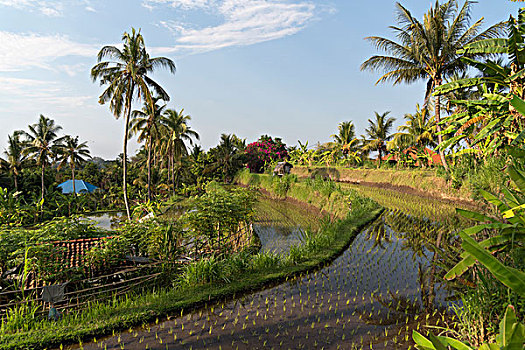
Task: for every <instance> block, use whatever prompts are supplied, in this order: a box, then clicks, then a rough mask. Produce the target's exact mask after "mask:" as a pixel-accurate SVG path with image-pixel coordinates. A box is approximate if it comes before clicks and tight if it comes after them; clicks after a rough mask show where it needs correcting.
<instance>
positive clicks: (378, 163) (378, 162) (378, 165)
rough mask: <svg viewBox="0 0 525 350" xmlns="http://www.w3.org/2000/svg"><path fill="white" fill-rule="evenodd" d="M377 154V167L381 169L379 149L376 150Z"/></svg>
mask: <svg viewBox="0 0 525 350" xmlns="http://www.w3.org/2000/svg"><path fill="white" fill-rule="evenodd" d="M377 152H378V153H379V157H377V167H378V168H381V158H382V155H381V148H378V150H377Z"/></svg>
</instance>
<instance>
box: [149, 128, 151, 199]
mask: <svg viewBox="0 0 525 350" xmlns="http://www.w3.org/2000/svg"><path fill="white" fill-rule="evenodd" d="M148 134H149V135H148V201H151V130H150V132H149V133H148Z"/></svg>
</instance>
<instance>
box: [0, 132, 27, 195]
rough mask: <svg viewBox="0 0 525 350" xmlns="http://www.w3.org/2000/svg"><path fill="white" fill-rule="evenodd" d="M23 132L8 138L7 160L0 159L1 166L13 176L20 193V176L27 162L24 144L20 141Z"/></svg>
mask: <svg viewBox="0 0 525 350" xmlns="http://www.w3.org/2000/svg"><path fill="white" fill-rule="evenodd" d="M20 135H22V131H15V132H14V133H13V135H8V136H7V149H6V150H5V151H4V154H5V156H6V158H5V159H2V158H0V166H1V168H3V169H5V170H6V171H7V172H8V173H10V174H11V176H13V180H14V183H15V190H17V191H18V175H19V174H20V172H21V171H22V167H23V165H24V163H25V162H26V156H25V154H24V152H23V151H24V143H23V142H22V140H20Z"/></svg>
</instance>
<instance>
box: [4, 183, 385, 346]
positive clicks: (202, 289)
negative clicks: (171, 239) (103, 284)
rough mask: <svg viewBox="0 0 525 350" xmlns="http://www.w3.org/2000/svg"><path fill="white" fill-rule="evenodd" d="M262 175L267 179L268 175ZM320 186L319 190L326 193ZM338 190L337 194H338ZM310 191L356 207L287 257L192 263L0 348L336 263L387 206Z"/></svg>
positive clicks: (134, 318) (214, 297) (97, 329)
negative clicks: (154, 286) (166, 281)
mask: <svg viewBox="0 0 525 350" xmlns="http://www.w3.org/2000/svg"><path fill="white" fill-rule="evenodd" d="M260 180H261V181H262V182H266V183H268V180H267V178H266V177H261V178H260ZM293 186H296V185H295V184H294V185H293ZM319 186H324V185H321V184H319ZM319 186H318V187H317V190H320V191H321V192H322V190H321V189H320V187H319ZM314 187H315V186H314ZM270 190H271V188H270ZM288 191H291V193H292V194H294V195H295V196H297V197H300V196H306V193H308V192H307V191H313V189H311V190H308V189H307V188H306V187H302V188H301V187H299V188H298V189H296V190H295V191H294V190H293V188H290V189H288ZM335 192H337V193H338V194H337V195H334V193H335ZM310 193H311V195H315V197H320V198H315V200H313V201H312V204H314V203H321V204H324V206H325V207H326V208H327V209H330V212H332V213H333V212H336V209H334V208H335V207H336V204H338V203H339V202H342V201H345V203H348V201H353V203H354V205H353V206H352V210H351V211H348V209H346V213H347V215H346V217H345V218H344V219H340V220H337V221H335V222H332V223H326V224H325V225H324V227H322V228H321V229H320V230H319V232H318V233H317V234H316V235H309V236H308V237H307V239H306V241H305V242H304V244H303V245H301V246H299V247H295V248H294V249H292V251H291V254H290V256H288V257H287V258H284V259H278V258H276V257H275V256H273V255H271V254H256V255H250V254H248V253H241V255H236V256H232V257H230V258H228V259H225V260H217V259H214V260H213V261H203V262H198V263H196V264H199V266H193V267H188V268H187V269H186V270H185V271H184V272H183V273H182V274H181V276H180V277H179V278H178V279H176V280H173V281H172V286H171V287H167V288H162V289H160V290H157V291H154V292H148V293H145V294H143V295H128V296H126V297H124V298H121V299H115V300H114V301H113V302H105V303H98V304H93V305H91V306H90V307H89V309H88V310H86V311H84V312H82V313H71V314H69V315H65V316H64V317H63V319H62V320H60V321H58V322H56V323H50V322H47V321H38V320H34V321H33V323H32V325H31V327H30V328H27V329H26V330H21V331H19V332H16V333H12V334H2V335H0V348H2V349H40V348H45V347H50V346H58V345H60V344H62V343H73V342H79V341H88V340H92V339H93V337H96V336H102V335H105V334H111V332H112V331H115V330H122V329H127V328H129V327H132V326H136V325H140V324H142V323H145V322H149V321H154V320H155V319H158V318H160V317H164V316H166V315H174V314H180V313H182V312H184V311H188V310H191V309H194V308H196V307H198V306H200V305H203V304H204V303H212V302H215V301H219V300H222V299H224V298H228V297H231V296H233V295H235V294H240V293H246V292H249V291H253V290H258V289H262V288H264V287H266V286H268V285H271V284H273V283H278V282H280V281H284V280H287V279H289V278H292V277H293V276H296V275H298V274H301V273H305V272H307V271H310V270H314V269H317V268H319V267H320V266H323V265H324V264H327V263H329V262H331V261H332V260H333V259H335V258H336V257H337V256H338V255H340V254H341V253H342V252H343V251H344V250H345V249H346V248H347V247H348V245H349V244H350V243H351V242H352V240H353V239H354V237H355V236H356V235H357V233H358V232H359V230H360V229H361V228H362V227H363V226H364V225H366V224H368V223H370V222H371V221H372V220H374V219H375V218H376V217H377V216H378V215H379V213H380V212H381V210H382V209H381V208H380V207H379V205H377V204H376V203H375V202H373V201H372V200H368V199H365V198H362V197H360V196H359V195H357V194H356V193H355V192H354V191H352V192H346V191H341V190H337V191H335V190H334V191H328V190H327V191H326V193H325V194H324V195H323V194H320V192H318V191H314V192H310ZM323 196H324V197H325V198H324V199H323V198H322V197H323ZM301 198H304V197H301ZM298 199H299V198H298ZM339 204H341V203H339ZM341 205H342V204H341ZM339 216H342V213H339Z"/></svg>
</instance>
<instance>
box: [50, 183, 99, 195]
mask: <svg viewBox="0 0 525 350" xmlns="http://www.w3.org/2000/svg"><path fill="white" fill-rule="evenodd" d="M58 187H59V188H60V189H61V190H62V193H73V180H67V181H66V182H62V183H61V184H60V185H58ZM97 188H98V187H97V186H94V185H92V184H90V183H88V182H86V181H84V180H75V191H76V192H77V193H91V192H93V191H94V190H96V189H97Z"/></svg>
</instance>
